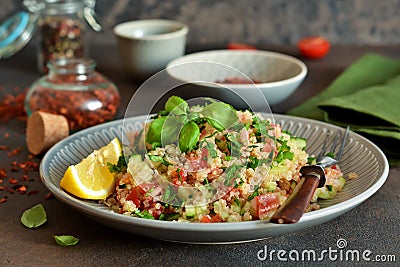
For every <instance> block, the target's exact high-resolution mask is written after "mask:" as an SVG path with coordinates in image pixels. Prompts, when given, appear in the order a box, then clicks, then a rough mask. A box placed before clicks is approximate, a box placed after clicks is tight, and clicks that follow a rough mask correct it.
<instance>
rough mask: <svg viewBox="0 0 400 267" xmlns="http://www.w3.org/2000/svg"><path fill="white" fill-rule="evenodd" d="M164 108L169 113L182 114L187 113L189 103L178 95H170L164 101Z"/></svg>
mask: <svg viewBox="0 0 400 267" xmlns="http://www.w3.org/2000/svg"><path fill="white" fill-rule="evenodd" d="M165 110H166V111H168V112H169V113H170V114H174V115H184V114H187V113H188V111H189V105H188V103H187V102H186V101H185V100H183V99H182V98H180V97H179V96H171V97H170V98H168V100H167V102H166V103H165Z"/></svg>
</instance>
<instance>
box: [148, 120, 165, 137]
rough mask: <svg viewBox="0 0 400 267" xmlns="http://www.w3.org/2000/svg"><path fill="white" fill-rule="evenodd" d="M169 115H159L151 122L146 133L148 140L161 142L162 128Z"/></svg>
mask: <svg viewBox="0 0 400 267" xmlns="http://www.w3.org/2000/svg"><path fill="white" fill-rule="evenodd" d="M166 119H167V117H159V118H157V119H155V120H153V121H152V122H151V123H150V126H149V129H148V130H147V133H146V142H147V143H149V144H152V143H154V142H157V143H161V130H162V128H163V125H164V122H165V120H166Z"/></svg>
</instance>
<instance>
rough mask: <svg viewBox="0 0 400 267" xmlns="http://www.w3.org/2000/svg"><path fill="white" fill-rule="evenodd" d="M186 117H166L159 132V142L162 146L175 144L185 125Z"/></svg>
mask: <svg viewBox="0 0 400 267" xmlns="http://www.w3.org/2000/svg"><path fill="white" fill-rule="evenodd" d="M186 120H187V116H168V117H166V119H165V122H164V124H163V126H162V130H161V142H162V144H163V145H169V144H174V143H177V141H178V139H179V132H180V130H181V128H182V126H183V125H184V124H185V122H186Z"/></svg>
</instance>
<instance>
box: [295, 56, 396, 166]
mask: <svg viewBox="0 0 400 267" xmlns="http://www.w3.org/2000/svg"><path fill="white" fill-rule="evenodd" d="M288 114H290V115H295V116H302V117H308V118H312V119H317V120H324V121H327V122H330V123H333V124H337V125H339V126H345V125H349V126H350V127H351V129H352V130H353V131H356V132H358V133H360V134H362V135H364V136H366V137H367V138H368V139H370V140H371V141H373V142H374V143H375V144H377V145H378V146H379V147H380V148H381V149H382V150H383V151H384V152H385V154H386V155H387V156H388V158H389V161H390V163H391V165H399V164H400V61H397V60H393V59H390V58H386V57H383V56H381V55H377V54H373V53H370V54H366V55H364V56H363V57H361V58H360V59H358V60H357V61H356V62H354V63H353V64H352V65H351V66H350V67H348V68H347V69H346V70H345V71H344V72H343V73H342V74H341V75H339V77H337V78H336V79H335V80H334V81H333V82H332V84H331V85H330V86H328V87H327V88H326V89H325V90H324V91H322V92H321V93H319V94H318V95H316V96H314V97H312V98H311V99H309V100H307V101H306V102H305V103H303V104H301V105H300V106H298V107H295V108H293V109H292V110H289V112H288Z"/></svg>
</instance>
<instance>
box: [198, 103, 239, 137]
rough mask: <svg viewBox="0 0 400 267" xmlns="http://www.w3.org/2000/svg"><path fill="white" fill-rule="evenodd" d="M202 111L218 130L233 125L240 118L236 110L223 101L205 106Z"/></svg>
mask: <svg viewBox="0 0 400 267" xmlns="http://www.w3.org/2000/svg"><path fill="white" fill-rule="evenodd" d="M202 113H203V115H204V117H206V118H207V121H208V123H210V124H211V126H212V127H214V128H215V129H217V130H218V131H222V130H224V129H227V128H229V127H231V126H232V125H234V124H235V123H236V122H237V121H238V120H239V117H238V115H237V113H236V110H234V109H233V108H232V107H231V106H230V105H228V104H226V103H223V102H214V103H211V104H209V105H207V106H205V107H204V108H203V110H202Z"/></svg>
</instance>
